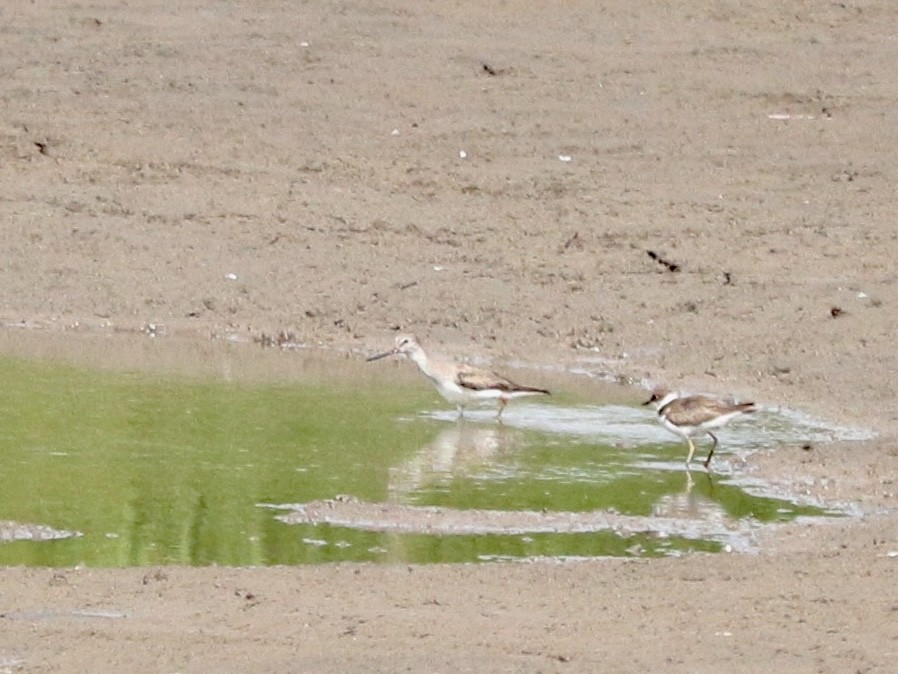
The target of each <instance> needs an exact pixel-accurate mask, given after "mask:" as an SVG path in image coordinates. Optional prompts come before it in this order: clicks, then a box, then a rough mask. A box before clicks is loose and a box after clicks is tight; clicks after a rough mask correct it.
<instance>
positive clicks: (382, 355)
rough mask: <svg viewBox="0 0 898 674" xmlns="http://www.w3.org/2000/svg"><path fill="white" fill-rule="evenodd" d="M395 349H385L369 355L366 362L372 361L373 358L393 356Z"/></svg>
mask: <svg viewBox="0 0 898 674" xmlns="http://www.w3.org/2000/svg"><path fill="white" fill-rule="evenodd" d="M394 353H395V352H394V351H384V352H383V353H379V354H377V355H376V356H369V357H368V358H366V359H365V362H367V363H370V362H371V361H372V360H380V359H381V358H386V357H387V356H392V355H393V354H394Z"/></svg>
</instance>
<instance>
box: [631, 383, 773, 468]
mask: <svg viewBox="0 0 898 674" xmlns="http://www.w3.org/2000/svg"><path fill="white" fill-rule="evenodd" d="M652 403H655V405H656V407H657V410H658V420H659V421H660V422H661V423H662V425H663V426H664V427H665V428H666V429H667V430H669V431H670V432H672V433H676V434H677V435H679V436H680V437H682V438H685V440H686V442H687V443H688V444H689V456H688V457H686V468H687V469H688V468H689V462H690V461H692V456H693V454H695V445H694V444H693V443H692V436H693V435H695V434H697V433H707V434H708V435H710V436H711V439H712V440H714V444H713V445H711V451H710V452H708V458H707V459H705V468H707V467H708V466H709V465H710V464H711V457H712V456H713V455H714V450H715V449H716V448H717V436H716V435H714V434H713V433H712V432H711V430H710V429H712V428H719V427H720V426H723V425H725V424H727V423H729V422H730V421H732V420H733V419H734V418H736V417H738V416H740V415H742V414H746V413H749V412H754V411H755V409H756V408H755V404H754V403H737V402H728V401H726V400H720V399H719V398H714V397H711V396H706V395H690V396H684V395H682V394H680V393H678V392H676V391H667V390H665V389H656V390H655V391H653V392H652V397H651V398H649V399H648V400H646V401H645V402H644V403H643V405H650V404H652Z"/></svg>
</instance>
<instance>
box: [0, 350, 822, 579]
mask: <svg viewBox="0 0 898 674" xmlns="http://www.w3.org/2000/svg"><path fill="white" fill-rule="evenodd" d="M242 348H245V349H249V348H251V347H248V346H245V347H242ZM237 357H238V358H239V354H238V356H237ZM279 357H281V358H284V359H300V358H308V357H309V356H305V355H302V354H297V353H291V352H283V353H281V354H279ZM405 365H407V364H398V365H397V367H402V366H405ZM359 367H360V368H363V367H365V365H364V364H359ZM323 369H324V370H325V371H326V370H327V368H326V367H325V368H323ZM365 373H366V376H365V377H363V378H354V377H351V376H345V375H340V376H333V377H332V378H329V377H327V376H322V375H321V374H320V373H319V374H317V375H316V376H314V377H304V376H302V375H297V376H295V377H293V378H289V379H288V380H286V381H285V380H283V379H281V380H278V381H276V382H266V381H264V380H261V381H260V380H258V379H256V380H252V381H243V380H239V378H238V380H237V381H233V380H231V381H228V380H226V379H225V378H223V377H220V376H215V375H209V374H206V375H202V376H196V375H193V376H186V375H184V376H178V375H164V376H160V375H156V374H153V373H150V372H147V371H140V372H135V371H116V370H109V369H103V368H91V367H82V366H77V367H76V366H72V365H67V364H61V363H60V362H58V361H42V360H38V361H35V360H31V359H24V358H0V381H2V382H3V385H2V388H0V415H2V417H0V487H2V488H0V521H9V522H15V523H19V524H27V525H41V526H46V527H51V528H52V529H54V530H59V531H63V532H71V533H72V534H73V535H71V536H68V537H64V538H60V539H58V540H42V541H37V540H14V541H11V542H4V543H0V564H2V565H28V566H72V565H86V566H142V565H157V564H186V565H210V564H220V565H271V564H308V563H322V562H337V561H381V562H415V563H428V562H472V561H484V560H494V559H520V558H530V557H539V556H551V557H596V556H606V555H639V556H657V555H665V554H679V553H682V552H686V551H710V552H713V551H717V550H719V549H721V547H722V546H723V545H724V539H722V538H720V537H715V536H714V535H713V534H709V535H707V536H703V535H698V536H696V535H685V536H681V535H679V533H678V532H676V531H673V532H667V533H661V534H659V533H658V532H635V533H621V532H620V531H615V530H604V531H589V532H565V533H554V532H551V531H548V532H547V531H535V532H529V531H510V532H508V533H502V532H489V533H478V532H475V533H465V532H464V531H463V532H455V533H451V534H446V533H443V532H435V533H431V532H429V531H427V529H426V527H424V528H422V529H420V530H416V531H406V530H395V531H391V530H376V528H375V529H371V528H366V527H365V526H363V525H352V526H342V525H334V524H329V523H323V524H320V523H319V524H316V523H303V522H298V523H296V522H294V523H286V522H285V521H284V520H283V519H282V518H279V517H278V514H279V512H280V510H279V509H278V508H284V507H287V508H289V504H303V503H309V502H312V501H319V500H327V499H334V497H336V496H337V495H349V496H350V497H351V498H352V499H357V500H359V501H363V502H367V503H372V504H381V503H383V504H389V503H393V504H402V505H403V506H407V507H410V508H419V507H424V508H426V507H437V508H445V509H449V510H452V511H462V512H466V511H486V512H489V511H552V512H556V511H557V512H587V511H595V510H605V511H609V512H615V513H621V514H624V515H633V516H639V517H643V518H645V517H657V518H660V519H663V518H665V517H669V516H670V513H671V512H675V513H677V514H676V517H679V518H681V519H682V518H684V517H685V518H690V517H692V518H698V519H702V518H704V519H706V520H707V519H715V518H716V519H719V520H721V521H724V520H725V521H726V522H729V523H732V522H733V521H739V520H741V519H745V518H749V519H751V521H752V522H760V523H763V522H777V521H783V520H787V519H790V518H794V517H796V516H799V515H818V514H821V513H822V511H821V510H819V509H817V508H813V507H810V506H801V505H796V504H794V503H791V502H789V501H787V500H782V499H774V498H766V497H760V496H752V495H750V494H749V493H748V492H746V491H745V490H743V489H741V488H739V487H737V486H734V485H731V484H728V483H727V482H726V479H725V478H719V477H713V478H710V477H709V476H707V475H705V474H696V475H694V476H687V475H686V474H685V472H684V471H682V447H681V446H679V445H677V444H676V443H675V442H674V443H673V444H671V443H670V442H661V443H652V442H649V443H635V444H632V443H631V444H630V445H628V444H627V443H620V442H618V443H616V444H613V443H608V442H606V441H603V440H601V439H597V438H596V437H594V436H593V435H590V434H588V433H587V434H584V433H582V432H576V431H571V429H570V428H567V427H565V426H564V425H563V424H561V426H559V428H557V429H555V428H554V427H553V426H552V422H551V420H552V419H555V418H564V417H565V414H568V416H570V410H571V409H572V408H571V407H570V406H565V403H566V402H569V401H566V400H565V399H564V398H563V397H562V398H561V400H560V403H557V404H554V405H555V406H553V404H544V405H539V406H529V405H523V404H522V405H520V406H514V407H513V408H509V411H508V413H507V414H508V420H507V421H506V424H504V425H499V424H497V423H496V422H495V421H494V420H493V418H492V413H491V412H475V413H474V414H473V415H472V416H471V418H469V419H466V420H464V421H462V422H459V421H456V420H455V419H454V415H452V414H451V413H450V412H448V411H446V410H445V404H444V403H443V402H442V401H441V400H440V399H439V398H438V397H437V396H436V394H435V393H434V392H433V390H432V389H430V388H429V387H428V386H427V385H426V382H423V381H419V380H416V379H412V380H405V381H402V382H399V383H398V384H391V383H390V382H391V380H390V378H389V377H387V376H381V377H380V378H377V376H376V375H377V371H376V370H366V371H365ZM368 373H372V374H370V375H368ZM581 402H582V401H581ZM573 409H576V406H574V408H573ZM580 409H581V413H580V416H581V417H582V416H584V415H587V416H588V415H590V414H592V413H593V412H592V411H593V410H595V409H598V408H596V407H585V408H580ZM565 410H567V412H566V411H565ZM582 410H585V412H583V411H582ZM633 413H638V414H644V413H643V412H642V411H641V410H639V411H636V410H633ZM534 418H542V419H544V420H545V423H542V424H536V426H537V427H528V426H530V425H533V424H531V423H530V422H532V421H533V419H534ZM599 426H600V427H602V428H604V427H605V426H607V424H604V425H603V424H602V423H599ZM687 477H688V480H687ZM727 526H729V525H727ZM723 528H724V529H726V526H724V527H723Z"/></svg>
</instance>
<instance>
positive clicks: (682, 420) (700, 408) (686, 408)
mask: <svg viewBox="0 0 898 674" xmlns="http://www.w3.org/2000/svg"><path fill="white" fill-rule="evenodd" d="M752 409H753V406H752V403H729V402H726V401H724V400H719V399H718V398H712V397H711V396H702V395H697V396H689V397H686V398H677V399H675V400H672V401H671V402H670V403H668V404H667V405H665V406H664V407H663V408H662V409H661V410H659V412H660V413H661V414H662V415H664V416H665V417H667V419H668V420H669V421H671V422H672V423H674V424H676V425H677V426H698V425H699V424H704V423H707V422H708V421H711V420H712V419H715V418H717V417H719V416H721V415H723V414H729V413H730V412H749V411H751V410H752Z"/></svg>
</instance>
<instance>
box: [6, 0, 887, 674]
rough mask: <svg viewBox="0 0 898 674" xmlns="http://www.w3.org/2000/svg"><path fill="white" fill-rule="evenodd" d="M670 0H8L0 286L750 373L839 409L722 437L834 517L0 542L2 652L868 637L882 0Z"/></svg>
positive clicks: (115, 329) (337, 653)
mask: <svg viewBox="0 0 898 674" xmlns="http://www.w3.org/2000/svg"><path fill="white" fill-rule="evenodd" d="M687 5H688V6H684V7H668V6H667V5H664V4H659V3H653V2H647V1H644V0H636V1H635V2H630V3H595V2H577V1H574V2H566V3H561V4H555V5H551V6H550V5H549V4H548V3H536V2H528V1H527V0H509V1H507V2H503V3H499V4H496V3H474V2H467V1H465V0H455V1H453V0H449V1H447V2H438V3H436V2H431V3H421V2H411V1H410V0H385V1H382V2H378V3H368V2H359V1H355V2H352V1H350V2H343V3H306V2H296V1H293V2H285V1H276V0H275V1H267V0H262V1H259V2H253V3H236V2H223V1H220V0H219V1H212V0H192V1H190V2H184V3H168V2H161V1H159V0H157V1H156V2H151V1H148V2H141V3H130V4H122V3H88V4H84V3H74V2H64V1H59V2H53V3H30V2H22V1H20V0H14V1H11V2H7V3H5V4H4V6H3V8H2V9H0V19H2V21H0V25H2V33H3V44H4V49H3V50H0V69H2V73H3V79H2V82H3V85H2V87H0V96H2V101H3V110H4V114H3V117H2V122H0V180H2V184H3V191H2V199H0V221H2V223H3V237H2V239H0V322H2V325H3V330H6V331H16V330H21V329H26V330H28V331H33V332H34V334H37V333H54V334H59V335H63V336H65V335H67V336H68V337H69V338H70V339H71V340H72V341H73V343H74V342H75V341H77V340H78V339H82V338H83V334H82V333H90V334H110V335H111V334H117V333H126V334H132V335H133V334H140V333H146V334H152V335H156V338H160V339H167V338H172V337H175V336H177V337H183V338H184V339H188V340H191V339H192V340H196V341H207V340H214V339H232V340H238V341H244V342H246V345H247V346H246V348H247V349H253V348H259V347H258V345H257V343H258V342H263V341H272V340H273V341H274V342H275V343H276V342H277V341H278V339H288V340H290V341H295V342H298V343H302V344H306V345H312V346H316V347H322V348H325V349H328V350H330V351H338V352H345V353H348V354H353V355H358V356H359V357H361V356H362V355H363V354H365V353H373V352H374V351H377V350H382V349H383V348H384V347H385V346H387V345H388V344H389V343H390V342H391V341H392V338H393V336H394V334H395V333H396V331H398V330H408V331H413V332H415V333H417V334H418V335H419V336H420V337H421V338H422V339H424V340H427V342H428V343H429V344H433V345H437V346H439V347H440V349H441V350H444V351H447V352H450V353H453V352H457V353H465V354H474V355H476V356H477V357H479V358H482V359H484V360H487V361H490V362H494V363H509V364H533V365H538V366H541V367H542V366H545V365H552V366H554V367H558V368H570V367H574V366H577V367H579V368H583V367H588V368H589V370H590V371H591V372H593V373H596V374H597V375H601V376H607V377H610V378H616V379H618V380H621V381H628V382H633V383H636V384H640V385H649V384H657V383H665V384H669V385H673V386H677V387H683V388H687V389H693V390H703V391H709V392H712V393H720V394H734V395H737V396H739V397H742V398H752V399H755V400H757V401H759V402H760V403H761V404H767V405H785V406H789V407H792V408H795V409H800V410H804V411H807V412H809V413H812V414H815V415H819V416H822V417H825V418H827V419H830V420H832V421H833V422H835V423H840V424H846V425H851V426H856V427H861V428H866V429H869V430H871V431H873V432H875V433H876V438H875V439H874V440H872V441H869V442H863V443H828V444H817V445H814V446H811V447H807V448H803V447H801V446H795V447H787V446H784V447H776V448H771V449H770V450H769V451H766V452H761V453H758V454H756V455H754V456H753V457H751V459H750V460H749V462H748V463H747V464H746V466H745V467H744V468H742V469H741V470H744V471H746V472H747V473H750V474H757V475H761V476H764V477H765V478H766V479H769V480H770V481H771V482H772V483H773V484H776V485H780V486H782V487H783V489H791V490H796V491H800V492H801V493H805V494H807V496H808V497H809V498H815V499H823V500H825V501H828V502H839V503H851V504H853V505H854V507H855V508H856V510H857V511H858V512H859V513H860V515H859V516H858V517H857V518H851V519H845V520H838V521H835V522H833V523H831V524H828V525H819V524H815V525H811V524H809V523H806V522H798V523H795V524H793V525H790V526H787V527H782V528H779V529H777V530H775V531H771V532H770V533H769V534H768V535H767V536H768V540H766V541H765V542H764V545H763V546H762V550H761V552H760V553H758V554H720V555H713V556H705V555H695V556H690V557H685V558H679V559H664V560H653V561H648V560H627V559H608V560H605V559H603V560H594V561H589V562H582V563H568V564H561V563H557V562H541V563H529V564H501V565H491V564H484V565H478V566H457V567H453V566H427V567H391V566H373V565H340V566H322V567H314V568H305V567H304V568H265V569H261V568H260V569H225V568H198V569H184V568H162V569H121V570H107V569H103V570H95V569H70V570H69V569H66V570H45V569H0V578H2V581H0V587H2V595H0V623H2V629H0V672H3V671H9V672H18V671H28V672H71V671H79V672H81V671H83V672H87V671H90V672H120V671H131V672H134V673H140V672H175V671H179V672H208V671H216V672H266V671H270V672H285V671H297V672H299V671H302V672H375V671H376V672H397V671H412V672H425V671H426V672H454V671H462V670H466V671H483V672H512V671H514V672H574V671H578V672H579V671H590V672H591V671H648V670H654V671H659V670H660V671H674V672H675V671H689V672H694V671H722V670H725V671H734V672H740V671H771V670H773V671H794V672H830V671H832V672H836V671H838V672H842V671H892V670H893V669H894V667H895V664H894V663H895V662H896V657H898V627H896V625H898V620H896V611H898V589H896V588H898V583H896V580H898V579H896V569H898V555H896V554H895V553H896V552H898V536H896V534H898V518H896V514H895V508H896V489H898V487H896V485H895V481H894V480H895V475H896V464H898V444H896V435H898V406H896V405H895V399H896V390H898V387H896V382H895V373H896V371H898V349H895V346H894V338H895V335H896V322H898V312H896V310H895V306H896V302H898V285H896V272H895V257H896V255H898V228H896V226H895V223H894V220H893V209H894V188H893V185H894V183H895V180H896V177H898V176H896V173H898V161H896V159H895V151H894V148H895V147H896V143H898V105H896V98H898V78H895V76H894V64H895V59H894V56H895V35H896V34H898V8H893V7H891V6H890V5H889V4H888V3H873V2H855V3H847V4H846V3H820V2H798V3H788V4H787V6H785V5H783V3H776V2H772V1H771V0H757V1H756V2H752V3H737V2H698V3H687ZM650 253H651V254H650ZM283 357H284V358H285V359H287V358H290V357H291V352H290V351H287V350H285V351H283ZM0 517H2V513H0Z"/></svg>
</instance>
